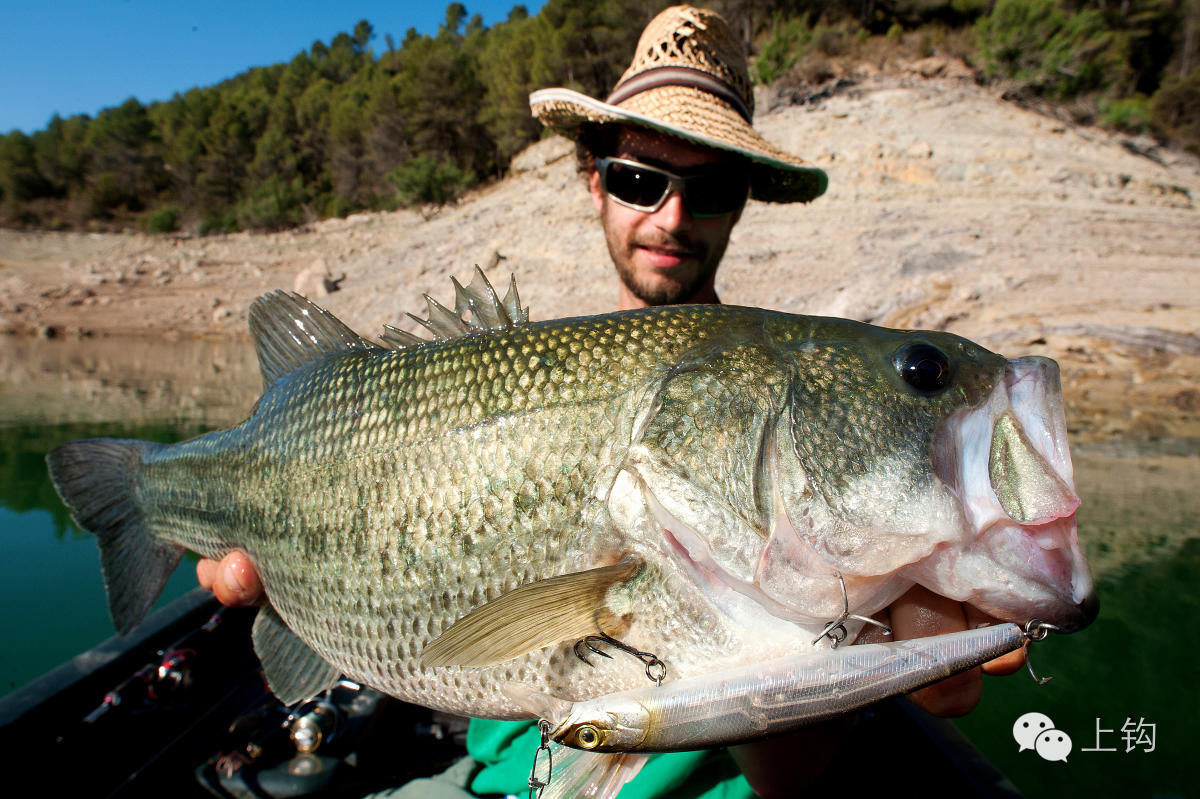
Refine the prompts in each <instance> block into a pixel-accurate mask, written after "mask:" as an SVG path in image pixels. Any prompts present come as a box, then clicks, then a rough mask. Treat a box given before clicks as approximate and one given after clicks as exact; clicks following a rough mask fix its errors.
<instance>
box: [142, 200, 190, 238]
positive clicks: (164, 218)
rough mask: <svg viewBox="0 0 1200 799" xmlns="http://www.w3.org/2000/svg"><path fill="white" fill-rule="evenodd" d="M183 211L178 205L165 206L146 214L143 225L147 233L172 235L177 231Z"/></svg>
mask: <svg viewBox="0 0 1200 799" xmlns="http://www.w3.org/2000/svg"><path fill="white" fill-rule="evenodd" d="M182 215H183V209H181V208H180V207H179V206H178V205H167V206H164V207H162V208H159V209H158V210H157V211H151V212H150V213H148V214H146V216H145V217H144V219H143V224H144V225H145V227H146V232H147V233H174V232H175V231H176V230H179V219H180V217H181V216H182Z"/></svg>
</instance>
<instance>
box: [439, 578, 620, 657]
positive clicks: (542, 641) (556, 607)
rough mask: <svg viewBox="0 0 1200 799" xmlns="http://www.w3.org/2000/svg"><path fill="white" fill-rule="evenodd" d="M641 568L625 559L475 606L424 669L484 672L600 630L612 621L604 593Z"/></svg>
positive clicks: (445, 635) (444, 636)
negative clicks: (497, 664)
mask: <svg viewBox="0 0 1200 799" xmlns="http://www.w3.org/2000/svg"><path fill="white" fill-rule="evenodd" d="M640 566H641V561H640V560H638V559H637V558H635V557H633V556H629V555H627V556H625V557H624V558H622V559H621V560H619V561H617V562H616V563H614V564H612V565H611V566H601V567H600V568H598V569H589V570H588V571H583V572H576V573H574V574H563V575H560V576H558V577H551V578H549V579H547V580H540V581H538V582H536V583H529V584H527V585H523V586H521V587H520V588H517V589H514V590H512V591H509V592H508V593H507V594H504V595H503V596H501V597H499V598H497V599H494V600H492V601H491V602H489V603H487V604H486V605H483V606H481V607H478V608H476V609H475V610H473V611H471V612H470V613H468V614H467V615H466V616H464V617H462V618H461V619H459V620H458V621H456V622H455V623H454V624H452V625H451V626H450V629H448V630H446V631H445V632H443V633H442V634H441V635H439V636H438V637H437V638H435V639H434V640H433V641H431V642H430V644H429V645H428V646H426V647H425V649H424V651H422V652H421V665H422V666H425V667H427V668H435V667H437V666H464V667H469V668H481V667H484V666H491V665H493V664H496V663H503V662H504V661H506V660H512V659H513V658H515V657H520V656H521V655H524V654H525V653H526V652H533V651H534V650H536V649H541V648H542V647H545V646H550V645H552V644H557V643H559V642H560V641H570V640H575V639H578V638H583V637H584V636H587V635H591V634H592V633H596V632H603V630H601V629H600V625H601V624H602V623H605V622H607V621H609V620H611V614H609V613H608V611H607V608H606V607H605V595H606V594H607V592H608V589H609V588H611V587H612V586H613V585H615V584H616V583H623V582H625V581H626V580H628V579H629V578H631V577H632V576H633V575H634V574H635V573H636V572H637V570H638V568H639V567H640Z"/></svg>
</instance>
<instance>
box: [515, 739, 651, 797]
mask: <svg viewBox="0 0 1200 799" xmlns="http://www.w3.org/2000/svg"><path fill="white" fill-rule="evenodd" d="M552 751H553V753H554V771H553V772H552V773H551V774H550V782H549V784H547V786H546V788H545V790H544V791H542V793H541V794H540V795H539V799H568V798H570V799H574V798H575V797H579V796H587V797H591V798H592V799H614V797H616V796H617V795H618V794H619V793H620V791H621V788H622V787H623V786H624V785H625V783H627V782H629V781H630V780H632V779H633V778H634V777H636V776H637V775H638V772H639V771H641V770H642V766H644V765H646V761H647V760H648V759H649V758H650V755H648V754H645V753H642V752H618V753H615V754H601V753H599V752H585V751H583V750H581V749H571V748H569V747H565V746H559V745H558V744H552Z"/></svg>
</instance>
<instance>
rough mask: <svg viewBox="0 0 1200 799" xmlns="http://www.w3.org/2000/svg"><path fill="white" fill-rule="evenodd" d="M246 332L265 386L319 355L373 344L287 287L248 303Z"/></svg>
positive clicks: (268, 386)
mask: <svg viewBox="0 0 1200 799" xmlns="http://www.w3.org/2000/svg"><path fill="white" fill-rule="evenodd" d="M250 335H251V336H253V337H254V348H255V350H257V352H258V365H259V368H260V369H262V375H263V385H264V387H265V388H270V387H271V384H273V383H274V382H275V381H276V380H278V379H279V378H281V377H283V376H284V375H286V374H288V373H289V372H292V371H295V370H296V369H298V368H299V367H301V366H303V365H304V364H306V363H308V362H309V361H312V360H315V359H317V358H319V357H321V356H323V355H329V354H331V353H335V352H344V351H345V350H357V349H369V348H374V347H376V345H375V344H372V343H371V342H369V341H367V340H366V339H365V338H363V337H362V336H360V335H358V334H357V333H355V332H354V331H353V330H351V329H350V328H348V327H346V325H345V324H343V323H342V322H341V320H339V319H338V318H337V317H336V316H334V315H333V314H331V313H329V311H326V310H325V309H324V308H322V307H320V306H318V305H316V304H315V303H313V302H311V301H309V300H308V299H306V298H305V297H302V296H301V295H299V294H295V293H293V292H288V291H273V292H271V293H270V294H265V295H263V296H262V297H259V298H258V299H256V300H255V301H254V302H253V303H251V305H250Z"/></svg>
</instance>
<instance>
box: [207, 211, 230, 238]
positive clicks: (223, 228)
mask: <svg viewBox="0 0 1200 799" xmlns="http://www.w3.org/2000/svg"><path fill="white" fill-rule="evenodd" d="M237 229H238V226H237V219H236V217H235V216H234V213H233V211H229V210H225V211H220V212H218V213H213V214H209V215H208V216H206V217H204V219H202V220H201V221H200V235H201V236H207V235H209V234H210V233H233V232H235V231H236V230H237Z"/></svg>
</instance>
